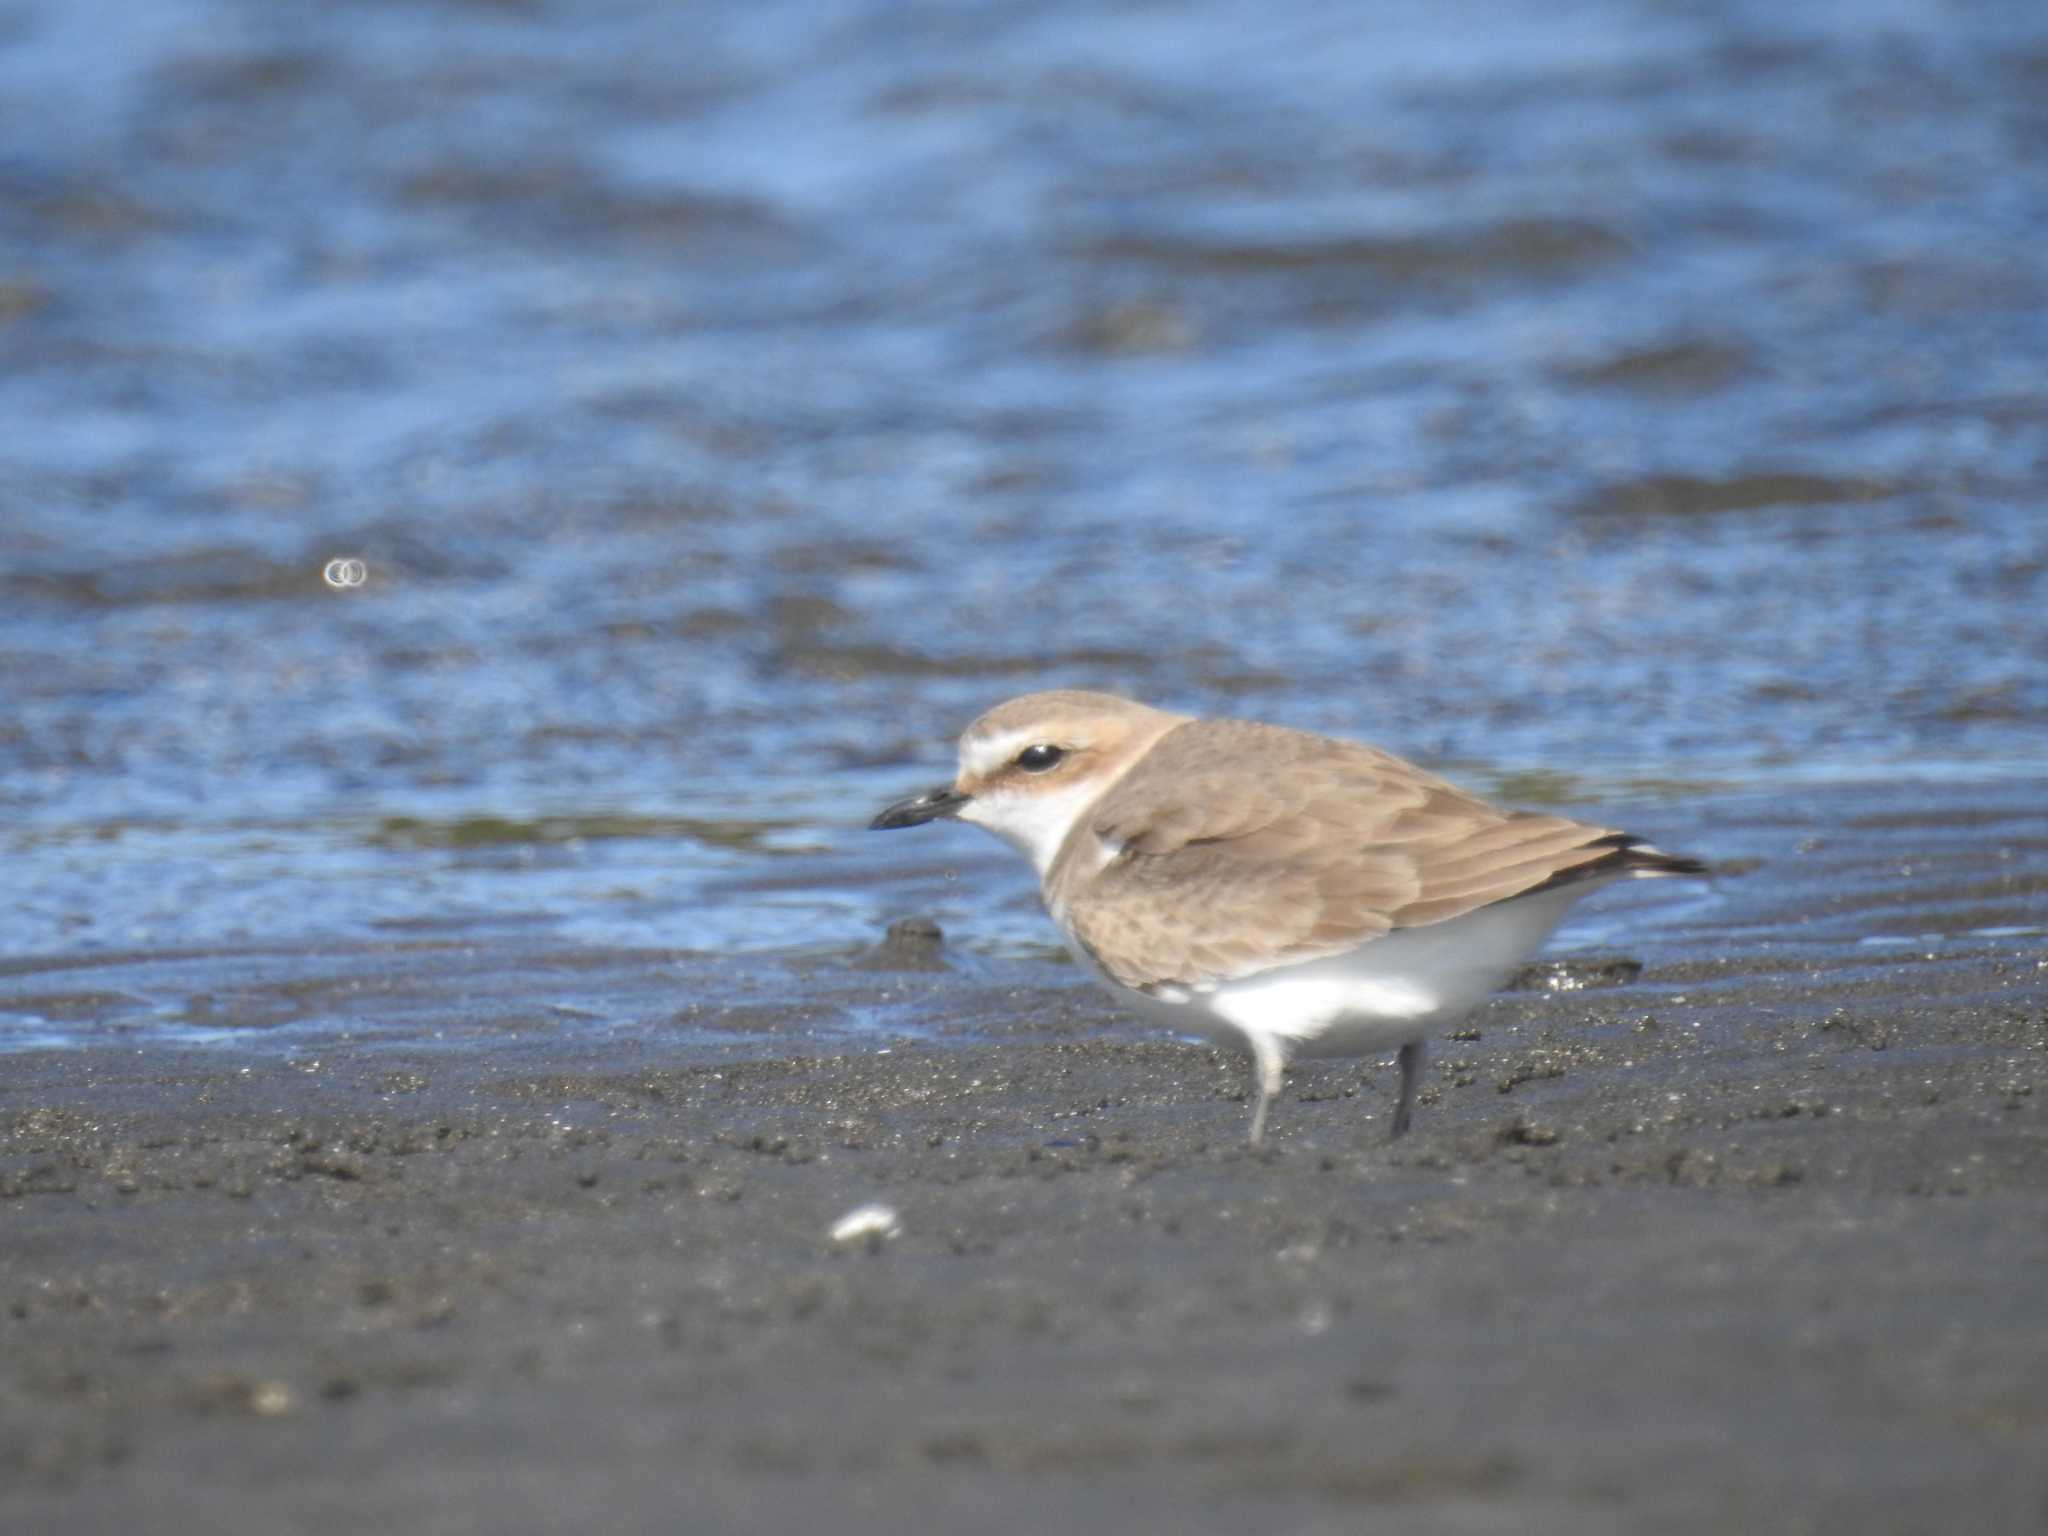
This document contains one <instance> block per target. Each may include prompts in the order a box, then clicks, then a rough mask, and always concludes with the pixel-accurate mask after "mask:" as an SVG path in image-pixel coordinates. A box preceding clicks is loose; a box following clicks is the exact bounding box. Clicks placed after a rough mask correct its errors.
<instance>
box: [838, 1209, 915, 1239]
mask: <svg viewBox="0 0 2048 1536" xmlns="http://www.w3.org/2000/svg"><path fill="white" fill-rule="evenodd" d="M902 1230H903V1223H902V1221H901V1220H899V1219H898V1218H897V1215H896V1209H895V1207H894V1206H888V1205H857V1206H855V1207H854V1208H853V1209H852V1210H850V1211H848V1212H847V1213H846V1214H845V1215H844V1216H842V1217H840V1218H839V1219H838V1220H837V1221H835V1222H833V1223H832V1233H831V1236H832V1241H833V1242H835V1243H843V1244H847V1245H849V1246H850V1245H852V1244H855V1243H866V1244H867V1245H868V1246H869V1247H870V1248H877V1247H880V1246H881V1245H882V1244H883V1243H885V1242H887V1241H888V1240H889V1239H890V1238H892V1237H894V1236H896V1235H897V1234H898V1233H900V1232H901V1231H902Z"/></svg>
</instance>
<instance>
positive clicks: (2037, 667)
mask: <svg viewBox="0 0 2048 1536" xmlns="http://www.w3.org/2000/svg"><path fill="white" fill-rule="evenodd" d="M2044 163H2048V10H2044V9H2043V8H2042V7H2041V6H2040V5H2039V4H2037V3H2033V0H2014V3H2007V4H1999V3H1992V0H1975V3H1971V0H1895V3H1883V4H1880V3H1875V0H1869V3H1854V0H1839V3H1814V4H1803V5H1797V6H1788V5H1785V4H1782V3H1763V0H1728V3H1717V4H1682V3H1681V4H1674V3H1670V0H1567V3H1543V4H1534V3H1508V0H1492V3H1481V0H1450V3H1446V0H1429V3H1388V4H1376V5H1372V6H1369V7H1368V6H1355V5H1349V4H1340V3H1333V0H1322V3H1318V0H1303V3H1293V4H1286V5H1277V6H1276V5H1267V4H1261V5H1239V4H1231V3H1225V0H1214V3H1205V4H1189V5H1159V4H1116V3H1112V4H1100V3H1096V0H1089V3H1086V4H1061V3H1051V4H1047V3H1042V0H1031V3H1028V4H1026V3H1017V0H998V3H991V4H982V5H957V6H954V5H948V6H940V5H916V6H901V5H895V4H876V3H825V0H821V3H811V4H803V5H783V6H761V5H752V4H737V3H734V4H692V5H689V6H677V5H671V4H666V3H656V0H603V3H600V0H588V3H581V0H579V3H569V0H516V3H509V0H508V3H483V0H476V3H457V0H440V3H399V0H384V3H375V4H356V5H347V6H340V5H333V4H324V3H313V0H119V3H115V0H63V3H57V0H0V861H4V865H5V868H6V871H7V875H6V879H5V881H4V883H0V954H4V956H6V957H7V958H8V959H9V960H11V961H13V962H17V963H20V962H24V961H28V962H34V963H35V965H37V966H40V965H42V964H43V963H45V962H49V961H54V960H57V959H60V958H63V959H65V961H66V963H67V964H69V963H71V962H72V961H76V962H80V963H82V964H83V965H84V967H85V971H86V973H87V975H88V976H89V975H90V973H91V968H92V966H93V965H94V964H101V963H103V964H104V966H105V967H106V974H107V976H108V977H109V978H110V979H109V980H107V981H106V982H105V983H104V984H103V985H99V986H98V987H97V989H96V990H95V988H94V986H93V985H92V984H90V983H89V982H79V983H78V984H77V985H79V986H80V987H81V988H83V990H82V991H81V992H79V993H78V994H77V995H78V996H81V997H86V998H88V999H89V1001H88V1002H87V1003H76V1002H74V1003H73V1004H71V1005H66V1006H65V1007H56V1008H52V1007H38V1006H32V1005H31V1004H29V1003H19V1004H18V1005H16V1006H14V1007H12V1008H11V1010H10V1011H9V1012H8V1013H7V1015H6V1017H5V1018H4V1019H0V1045H4V1044H7V1043H20V1044H48V1043H52V1042H57V1041H62V1040H66V1039H72V1038H77V1037H78V1036H79V1035H80V1034H81V1033H87V1034H90V1033H94V1032H105V1031H107V1030H132V1031H138V1032H144V1033H148V1032H151V1031H157V1032H164V1031H168V1032H173V1033H176V1032H183V1033H184V1034H185V1035H186V1036H188V1037H190V1036H205V1035H207V1034H209V1033H210V1032H218V1031H239V1030H243V1029H245V1028H247V1027H249V1026H260V1025H271V1024H277V1025H288V1024H301V1025H304V1024H308V1023H318V1022H325V1023H328V1024H338V1025H346V1026H348V1027H351V1028H366V1029H374V1028H376V1027H377V1024H378V1015H377V1014H376V1011H375V1010H374V1009H364V1008H360V1007H356V1006H355V1005H353V1004H351V1003H349V1002H348V1000H347V999H346V997H344V996H342V995H341V994H340V993H339V992H332V991H330V992H325V993H318V995H317V999H316V997H315V990H317V989H315V990H308V989H307V988H305V987H301V988H300V989H299V990H298V991H296V992H293V991H289V990H283V991H274V992H272V993H270V994H267V995H265V996H264V997H262V998H261V999H260V1000H257V1001H251V1000H250V997H253V996H254V994H249V995H248V996H244V995H243V994H239V993H236V992H234V991H233V990H232V988H225V989H224V983H223V984H222V985H215V984H214V983H215V982H222V977H223V975H224V973H222V972H219V971H216V972H214V973H211V974H212V975H213V981H212V982H208V981H206V979H205V978H206V975H207V974H208V973H206V972H204V970H203V969H202V972H201V973H200V975H201V981H200V982H194V981H192V980H191V979H190V975H189V974H187V976H186V979H184V980H179V979H178V978H177V977H174V976H169V975H168V973H165V972H162V971H157V972H148V973H146V972H145V971H144V970H137V969H135V964H133V963H131V962H134V961H135V957H138V956H141V957H159V961H160V960H161V957H164V956H197V955H203V954H212V955H216V956H219V955H237V956H241V957H243V959H242V960H241V961H238V962H237V965H239V966H243V967H244V968H246V965H247V964H252V963H253V961H250V960H249V957H252V956H257V955H261V954H264V953H274V952H277V951H290V952H293V953H296V954H300V955H304V954H310V953H316V952H318V951H320V950H321V949H322V948H323V946H324V947H329V948H333V949H334V950H335V952H336V953H340V952H341V951H344V950H349V949H350V947H351V946H354V947H355V949H356V951H357V952H359V951H360V950H361V948H362V947H363V946H375V945H379V944H395V943H410V944H423V943H434V944H449V943H458V942H461V943H466V942H498V943H503V944H508V945H511V946H516V947H530V946H533V945H536V944H538V945H542V946H554V947H556V948H566V949H574V948H576V947H578V946H602V947H607V948H609V949H612V950H632V949H636V948H642V949H649V950H658V951H665V952H680V951H702V952H716V953H727V954H729V953H732V952H734V951H743V950H758V951H770V952H776V953H791V952H797V953H802V952H817V951H830V950H833V949H835V948H844V947H847V946H851V945H855V944H859V943H861V942H864V941H866V940H869V939H872V938H873V937H875V936H876V935H877V934H878V933H879V931H880V929H881V926H882V925H883V923H884V922H885V921H886V920H887V919H888V918H889V917H890V916H892V915H896V914H898V913H900V912H901V911H903V910H924V911H928V912H932V913H934V914H935V915H938V916H940V917H941V919H942V920H943V921H944V922H945V923H946V924H947V926H948V928H949V929H952V930H955V931H956V932H957V933H958V934H959V936H961V937H962V938H963V939H965V940H966V942H967V944H968V947H969V948H970V949H976V948H978V949H979V950H981V951H982V952H983V953H986V954H990V955H994V956H996V957H999V958H1000V957H1002V956H1004V955H1005V954H1006V953H1007V954H1009V955H1011V956H1012V957H1013V958H1014V956H1015V955H1018V954H1024V953H1028V952H1029V951H1030V949H1031V946H1033V945H1035V944H1039V943H1042V942H1043V941H1044V940H1045V938H1046V937H1047V936H1048V935H1047V932H1046V930H1044V929H1043V928H1042V926H1041V925H1040V919H1039V918H1038V917H1037V916H1036V914H1035V911H1034V910H1033V906H1032V902H1031V900H1030V893H1029V889H1028V885H1027V884H1026V883H1025V882H1024V880H1023V878H1022V872H1021V870H1017V869H1011V868H1009V867H1007V866H1006V865H1004V864H1003V863H1002V860H1001V859H1000V857H999V855H998V853H997V851H996V850H995V849H994V848H993V847H990V848H988V849H979V848H977V849H972V850H969V849H967V848H966V847H965V845H964V843H947V842H944V841H943V838H944V837H946V836H950V835H951V834H935V836H937V837H939V838H941V839H942V840H941V841H940V842H932V841H924V840H920V839H914V838H913V839H901V840H897V839H866V838H865V836H864V834H863V833H862V832H861V830H860V828H861V826H862V823H863V822H864V820H865V818H866V816H867V814H868V813H869V812H870V811H871V810H872V809H873V807H874V806H875V805H876V804H878V803H879V802H880V801H881V800H883V799H884V798H886V797H888V796H891V795H894V794H897V793H901V792H902V791H904V790H907V789H910V788H915V787H919V786H921V785H922V784H923V783H925V782H927V781H928V780H929V779H931V778H933V777H936V776H943V774H944V773H945V771H946V766H945V765H946V761H947V749H946V742H947V741H948V740H949V739H950V737H951V736H952V735H953V733H955V732H956V731H957V730H958V729H959V727H960V726H961V725H962V724H963V723H964V722H965V721H966V720H967V719H968V718H970V717H971V716H972V715H973V714H974V713H976V712H977V711H978V710H979V709H981V708H983V707H985V706H986V705H988V704H989V703H992V702H994V701H995V700H997V699H999V698H1002V697H1004V696H1006V695H1008V694H1010V693H1014V692H1019V691H1023V690H1025V689H1028V688H1032V687H1038V686H1046V685H1054V684H1060V685H1078V686H1091V687H1106V688H1113V689H1117V690H1121V691H1126V692H1130V693H1134V694H1137V695H1139V696H1142V697H1145V698H1148V699H1151V700H1154V701H1157V702H1161V703H1166V704H1170V705H1173V706H1176V707H1181V708H1187V709H1193V710H1199V711H1210V712H1214V711H1230V712H1238V713H1243V714H1248V715H1255V716H1259V717H1263V718H1268V719H1274V720H1279V721H1284V722H1287V723H1291V724H1297V725H1302V726H1307V727H1312V728H1318V729H1325V730H1332V731H1338V732H1343V733H1347V734H1354V735H1360V736H1364V737H1367V738H1369V739H1373V740H1376V741H1378V742H1380V743H1382V744H1384V745H1387V746H1389V747H1391V748H1393V749H1395V750H1398V751H1402V752H1405V753H1408V754H1411V755H1415V756H1419V757H1422V758H1424V759H1426V760H1428V761H1430V762H1432V763H1434V764H1437V765H1439V766H1441V767H1442V768H1443V769H1444V770H1445V771H1447V772H1450V773H1453V774H1454V775H1457V776H1460V777H1462V778H1464V779H1465V780H1467V781H1468V782H1471V783H1473V784H1475V785H1476V786H1478V787H1480V788H1483V789H1488V790H1491V791H1494V792H1497V793H1500V794H1502V795H1503V796H1505V797H1507V798H1510V799H1514V800H1518V801H1520V802H1523V803H1533V802H1538V801H1548V802H1557V803H1568V804H1573V805H1579V806H1585V805H1591V804H1600V803H1604V802H1609V801H1612V800H1615V799H1617V798H1622V799H1632V800H1640V799H1642V798H1644V797H1653V798H1654V797H1658V796H1665V797H1677V798H1678V799H1681V800H1682V799H1683V798H1684V797H1687V796H1690V795H1694V794H1697V793H1699V792H1701V791H1711V790H1721V789H1726V788H1729V787H1731V786H1732V787H1736V788H1739V789H1747V790H1755V791H1759V792H1763V793H1767V794H1768V793H1776V792H1779V791H1782V790H1789V789H1792V788H1795V787H1796V788H1798V789H1799V790H1801V791H1802V792H1810V791H1811V790H1812V789H1813V788H1814V787H1815V786H1819V785H1828V784H1833V783H1838V782H1847V781H1861V782H1863V783H1864V784H1865V785H1866V786H1867V785H1868V784H1870V783H1871V782H1873V781H1874V782H1876V783H1878V784H1884V783H1893V782H1895V783H1897V784H1898V785H1899V786H1900V790H1899V793H1900V795H1901V796H1902V797H1905V798H1908V799H1910V797H1911V795H1912V793H1913V790H1912V785H1913V783H1914V782H1915V781H1916V780H1921V779H1924V778H1928V777H1943V778H1962V779H1973V778H1979V777H1993V776H2006V777H2010V776H2017V775H2021V774H2026V773H2032V772H2038V771H2039V769H2040V765H2041V757H2042V751H2043V746H2044V743H2048V730H2044V727H2048V618H2044V615H2048V574H2044V572H2048V493H2044V485H2048V361H2044V360H2048V254H2044V253H2048V240H2044V238H2043V236H2044V231H2048V176H2044V175H2043V174H2042V173H2041V172H2042V167H2043V165H2044ZM337 560H344V561H346V560H353V561H359V562H361V565H360V568H359V569H358V568H357V567H353V566H342V567H334V568H333V571H334V574H335V575H337V576H338V577H340V578H341V584H339V585H336V584H333V583H331V582H330V581H328V580H324V579H323V571H325V570H328V569H329V567H330V562H334V561H337ZM358 574H360V575H361V577H362V580H361V584H360V585H348V584H347V583H348V582H349V581H352V580H354V579H355V577H356V576H357V575H358ZM1653 819H1654V818H1653ZM1703 851H1709V852H1713V851H1716V850H1713V849H1707V850H1703ZM1723 851H1725V850H1723ZM956 861H957V862H956ZM1567 938H1568V939H1569V935H1568V936H1567ZM136 963H140V962H136ZM336 964H337V966H338V965H339V964H340V962H336ZM349 965H350V966H355V965H356V962H354V961H350V962H349ZM124 966H126V967H127V969H126V970H124V969H123V967H124ZM313 969H314V970H315V971H318V970H319V969H320V967H319V966H318V965H317V964H315V965H314V966H313ZM329 969H330V970H333V969H334V967H329ZM237 974H241V972H240V971H238V972H237ZM152 976H154V977H155V979H154V980H152V979H150V978H151V977H152ZM302 979H303V978H302ZM43 990H44V991H45V992H46V991H47V988H44V989H43ZM636 1006H637V1005H636ZM645 1006H646V1007H647V1008H649V1009H652V1008H653V1007H655V1006H656V1005H655V1004H653V1003H651V1002H650V1003H648V1004H646V1005H645ZM632 1011H633V1010H632V1008H630V1007H629V1008H628V1009H627V1010H626V1012H627V1013H629V1014H630V1013H631V1012H632Z"/></svg>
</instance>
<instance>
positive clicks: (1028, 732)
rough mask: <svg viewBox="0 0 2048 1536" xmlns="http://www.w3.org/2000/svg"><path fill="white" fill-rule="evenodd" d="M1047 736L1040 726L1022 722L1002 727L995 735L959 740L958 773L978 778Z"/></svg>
mask: <svg viewBox="0 0 2048 1536" xmlns="http://www.w3.org/2000/svg"><path fill="white" fill-rule="evenodd" d="M1047 739H1048V738H1047V737H1046V735H1045V732H1044V731H1043V730H1042V729H1033V728H1032V727H1030V726H1024V727H1021V728H1019V729H1015V730H1008V731H1004V732H1003V733H1002V734H1001V735H999V736H985V737H981V738H978V739H971V740H968V741H963V742H961V743H960V777H961V779H962V780H963V781H965V780H967V779H978V778H982V777H984V776H985V775H988V774H991V773H994V772H995V771H996V769H998V768H1000V767H1002V766H1003V765H1004V764H1005V763H1007V762H1009V761H1010V760H1011V759H1012V758H1014V757H1015V756H1016V755H1017V754H1018V753H1019V752H1022V751H1023V750H1024V749H1025V748H1026V747H1031V746H1036V745H1037V744H1038V743H1039V742H1041V741H1045V740H1047Z"/></svg>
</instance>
